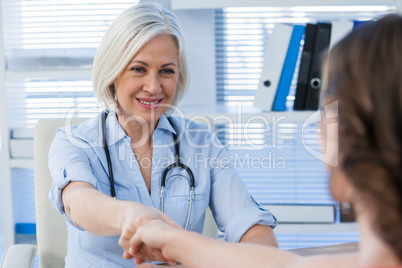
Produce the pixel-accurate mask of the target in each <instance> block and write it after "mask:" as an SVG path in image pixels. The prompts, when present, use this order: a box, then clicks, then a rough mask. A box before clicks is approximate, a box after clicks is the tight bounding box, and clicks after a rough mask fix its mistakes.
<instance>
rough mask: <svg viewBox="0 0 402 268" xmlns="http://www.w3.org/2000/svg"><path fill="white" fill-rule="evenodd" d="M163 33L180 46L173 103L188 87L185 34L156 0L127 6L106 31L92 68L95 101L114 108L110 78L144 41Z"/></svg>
mask: <svg viewBox="0 0 402 268" xmlns="http://www.w3.org/2000/svg"><path fill="white" fill-rule="evenodd" d="M165 34H167V35H170V36H172V37H173V39H174V40H175V42H176V45H177V48H178V50H179V80H178V84H177V89H176V94H175V96H174V99H173V103H172V105H176V104H177V103H178V102H179V101H180V99H181V98H182V97H183V95H184V93H185V92H186V89H187V57H186V51H185V44H184V38H183V35H182V33H181V27H180V25H179V23H178V20H177V18H176V16H175V15H174V14H173V13H172V12H170V11H168V10H167V9H165V8H163V7H162V6H161V5H160V4H156V3H142V4H138V5H135V6H132V7H130V8H128V9H126V10H125V11H123V12H122V13H121V14H120V15H119V16H118V17H117V18H116V19H115V20H114V21H113V23H112V24H111V25H110V27H109V29H108V30H107V32H106V33H105V36H104V37H103V39H102V42H101V43H100V45H99V47H98V50H97V52H96V56H95V58H94V63H93V69H92V84H93V88H94V93H95V97H96V98H97V99H98V101H100V102H104V103H105V104H106V105H107V108H108V109H110V110H114V111H117V109H118V107H117V101H116V99H115V90H114V86H112V84H113V81H114V80H115V79H116V78H117V76H118V75H119V74H120V73H121V72H122V71H123V70H124V68H125V67H126V66H127V65H128V64H129V62H130V61H131V59H132V58H133V57H134V56H135V55H136V54H137V52H138V51H139V50H140V49H141V48H142V47H143V46H144V45H145V44H146V43H147V42H149V41H150V40H151V39H153V38H155V37H157V36H159V35H165Z"/></svg>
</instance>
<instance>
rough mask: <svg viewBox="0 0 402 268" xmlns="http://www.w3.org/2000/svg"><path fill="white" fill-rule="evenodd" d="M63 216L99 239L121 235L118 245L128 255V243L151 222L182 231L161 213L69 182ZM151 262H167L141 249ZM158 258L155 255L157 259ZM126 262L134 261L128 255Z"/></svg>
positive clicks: (84, 185) (80, 183)
mask: <svg viewBox="0 0 402 268" xmlns="http://www.w3.org/2000/svg"><path fill="white" fill-rule="evenodd" d="M62 200H63V204H64V212H65V213H66V214H67V216H68V217H69V218H70V219H71V220H72V221H73V223H74V224H75V225H77V226H79V227H81V228H83V229H84V230H86V231H88V232H89V233H91V234H93V235H96V236H115V235H120V240H119V244H120V246H121V247H123V249H124V250H125V251H128V248H129V241H130V239H131V237H132V236H133V235H134V234H135V232H136V231H137V229H138V227H140V226H141V225H144V224H146V223H147V222H149V221H150V220H153V219H160V220H162V221H164V222H166V223H168V224H170V225H172V226H174V227H177V228H181V226H179V225H178V224H176V223H175V222H174V221H173V220H172V219H170V218H169V217H168V216H167V215H165V214H163V213H161V212H160V211H159V210H157V209H155V208H152V207H146V206H144V205H142V204H140V203H136V202H129V201H121V200H117V199H114V198H112V197H110V196H107V195H105V194H103V193H101V192H99V191H98V190H96V189H95V188H94V187H93V186H92V185H91V184H89V183H87V182H78V181H77V182H70V183H69V184H68V185H67V186H66V187H65V188H64V189H63V192H62ZM142 250H143V251H144V254H148V257H149V258H153V259H159V260H162V261H165V260H164V259H163V258H161V256H160V255H159V254H158V251H154V250H151V249H149V248H148V250H146V249H145V248H144V247H143V248H142ZM155 254H156V255H155ZM124 257H126V258H131V257H132V256H130V255H129V254H125V256H124Z"/></svg>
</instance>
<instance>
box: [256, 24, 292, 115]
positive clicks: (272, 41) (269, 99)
mask: <svg viewBox="0 0 402 268" xmlns="http://www.w3.org/2000/svg"><path fill="white" fill-rule="evenodd" d="M292 30H293V27H292V26H290V25H285V24H276V25H275V27H274V28H273V30H272V34H271V36H270V38H269V41H268V45H267V47H266V50H265V55H264V66H263V68H262V72H261V77H260V80H259V83H258V88H257V90H256V92H255V100H254V106H256V107H259V108H261V109H263V110H265V111H271V109H272V104H273V102H274V98H275V95H276V91H277V88H278V84H279V79H280V76H281V73H282V68H283V64H284V62H285V57H286V53H287V50H288V46H289V41H290V38H291V36H292Z"/></svg>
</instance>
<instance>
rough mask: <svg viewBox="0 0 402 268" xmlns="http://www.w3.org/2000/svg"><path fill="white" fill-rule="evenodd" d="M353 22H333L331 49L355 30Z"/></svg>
mask: <svg viewBox="0 0 402 268" xmlns="http://www.w3.org/2000/svg"><path fill="white" fill-rule="evenodd" d="M353 26H354V23H353V22H352V21H333V22H332V26H331V38H330V42H329V47H330V48H332V47H333V46H334V45H335V44H336V43H338V41H340V40H341V39H342V38H343V37H345V36H346V35H347V34H348V33H350V32H351V31H352V30H353Z"/></svg>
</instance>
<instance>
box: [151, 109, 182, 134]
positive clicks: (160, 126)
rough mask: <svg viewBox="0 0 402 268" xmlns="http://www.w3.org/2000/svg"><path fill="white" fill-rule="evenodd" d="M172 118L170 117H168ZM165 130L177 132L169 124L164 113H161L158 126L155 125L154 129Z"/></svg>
mask: <svg viewBox="0 0 402 268" xmlns="http://www.w3.org/2000/svg"><path fill="white" fill-rule="evenodd" d="M170 120H172V119H170ZM160 129H163V130H167V131H169V132H171V133H173V134H177V133H176V130H175V129H174V128H173V126H172V125H171V124H170V122H169V120H168V119H167V117H166V115H165V114H162V115H161V117H160V118H159V122H158V126H157V127H156V129H155V131H156V130H160Z"/></svg>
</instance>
